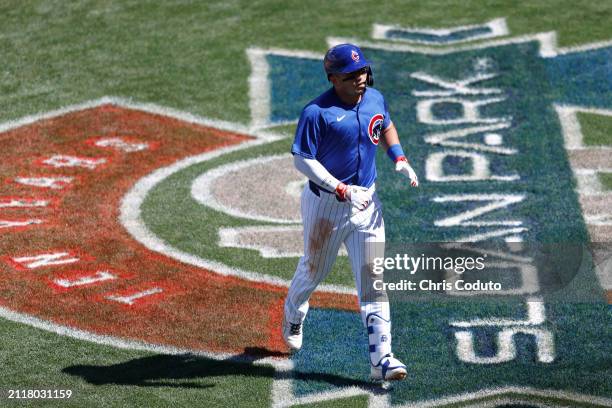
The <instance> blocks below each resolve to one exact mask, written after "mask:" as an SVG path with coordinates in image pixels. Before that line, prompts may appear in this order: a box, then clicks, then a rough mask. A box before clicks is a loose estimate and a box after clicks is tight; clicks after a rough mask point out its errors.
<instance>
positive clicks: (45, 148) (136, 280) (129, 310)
mask: <svg viewBox="0 0 612 408" xmlns="http://www.w3.org/2000/svg"><path fill="white" fill-rule="evenodd" d="M212 126H215V127H212ZM218 127H219V124H217V123H212V122H211V123H206V122H205V121H201V120H198V119H197V118H194V117H190V116H189V115H181V114H176V113H173V112H172V111H169V110H166V109H161V108H157V107H151V106H138V105H133V104H129V103H126V102H124V101H121V100H118V99H112V98H106V99H103V100H101V101H96V102H93V103H88V104H84V105H81V106H74V107H69V108H66V109H63V110H62V111H59V112H52V113H49V114H46V115H43V116H38V117H31V118H25V119H24V120H22V121H20V122H17V123H10V124H8V125H6V126H4V128H3V129H2V139H1V142H0V143H1V145H2V148H1V151H2V163H3V165H2V167H3V169H2V179H3V180H2V183H1V185H0V231H1V233H2V241H1V243H0V253H1V254H2V257H1V258H0V270H1V271H2V274H1V277H0V287H1V290H2V292H3V293H4V295H3V297H2V299H1V300H0V302H1V306H2V308H3V315H5V316H9V315H10V316H13V314H12V312H9V310H10V311H17V312H23V313H27V314H28V315H32V316H36V318H40V319H44V320H46V321H50V322H53V323H54V324H57V325H62V326H68V327H71V328H74V329H75V330H76V329H79V330H85V331H87V332H88V333H89V336H90V337H87V336H85V337H87V338H93V337H95V336H109V335H110V336H117V337H120V338H123V339H126V340H132V341H137V342H143V344H144V343H149V344H151V343H152V344H156V345H160V346H166V347H169V348H174V349H177V350H178V349H184V350H195V351H202V350H203V351H216V352H223V353H228V352H234V353H236V352H238V353H240V352H243V351H244V349H245V348H246V347H249V346H250V347H253V346H255V347H260V348H261V349H267V350H270V352H271V353H273V352H280V351H282V350H283V349H284V348H283V346H282V345H281V344H279V342H278V338H277V336H275V335H273V334H272V333H271V330H273V329H274V328H275V324H276V323H277V322H271V320H270V316H269V310H272V309H274V308H275V306H276V305H277V304H278V303H279V302H280V301H281V299H282V291H281V290H280V289H279V288H278V287H275V286H271V285H267V284H263V283H258V284H257V285H253V284H251V283H249V282H245V281H240V280H238V279H232V278H226V277H223V276H220V275H219V274H216V273H212V272H210V271H208V270H206V269H203V268H198V267H195V266H190V265H186V264H184V263H181V262H178V261H176V260H172V259H170V258H165V257H162V256H159V255H157V253H155V252H151V251H150V250H148V249H146V248H144V247H143V246H142V244H140V243H138V242H136V241H135V240H134V238H133V237H132V236H130V235H128V234H126V231H125V229H124V226H122V225H121V224H120V218H121V212H120V211H121V210H122V206H123V208H128V209H130V208H133V207H132V206H131V203H130V202H129V198H127V200H128V201H125V200H126V199H125V198H124V195H125V194H126V193H127V192H128V191H129V190H130V189H131V188H132V186H133V185H134V183H136V181H138V180H139V179H141V178H143V177H145V176H146V175H149V174H151V173H152V172H153V171H154V170H158V169H159V168H160V167H163V166H166V165H170V164H173V163H175V162H176V161H177V160H179V159H182V158H184V157H186V156H191V155H193V154H194V153H198V154H200V155H214V154H218V153H217V152H219V151H223V150H219V149H225V150H227V149H231V148H232V147H231V146H232V145H237V144H240V143H243V142H249V141H250V140H252V139H253V138H252V137H251V136H246V135H245V134H244V133H237V132H236V131H235V130H233V131H230V130H219V129H218ZM221 127H225V128H228V126H227V125H223V124H221ZM124 211H125V210H124ZM133 224H134V223H132V225H133ZM125 227H126V228H128V229H129V228H130V227H129V226H125ZM157 249H158V250H159V248H157ZM198 288H199V289H198ZM232 290H235V291H236V292H235V294H234V295H231V293H228V292H227V291H229V292H231V291H232ZM238 293H241V295H240V296H241V301H240V302H236V296H237V294H238ZM245 296H246V298H249V297H251V296H252V298H251V299H250V300H248V299H245ZM249 304H259V305H262V307H261V308H260V309H258V310H257V311H251V312H249V313H250V315H251V316H253V312H254V313H255V314H256V315H259V317H258V318H255V319H253V320H250V322H252V324H253V325H254V326H253V327H251V328H250V329H248V330H246V331H245V332H243V331H244V330H245V327H243V326H244V325H246V326H249V325H251V323H248V322H246V321H245V322H244V323H243V324H241V325H240V327H234V328H233V329H231V328H230V326H227V325H225V324H223V321H225V320H226V319H229V320H231V319H234V317H231V318H230V316H235V315H236V313H238V314H240V312H239V310H238V309H240V306H239V305H245V307H247V306H248V305H249ZM237 307H238V309H237ZM181 310H182V311H184V312H179V313H176V312H177V311H181ZM212 310H215V311H216V313H214V314H212V313H210V311H212ZM187 311H189V313H188V312H187ZM225 314H228V316H226V317H223V315H225ZM170 316H171V317H170ZM219 316H221V318H220V317H219ZM13 317H14V316H13ZM36 318H34V317H32V318H31V319H30V320H28V319H29V318H27V317H26V318H25V321H28V322H29V323H32V322H35V321H36V322H38V320H36ZM19 319H21V318H19ZM19 319H18V320H19ZM22 320H23V319H22ZM44 327H47V326H44ZM226 329H229V331H227V333H226V334H225V335H219V333H221V332H224V331H226ZM58 330H59V329H58ZM62 330H64V329H62ZM66 330H67V329H66ZM238 331H239V332H238ZM224 338H225V339H227V338H231V339H235V340H232V341H227V340H222V339H224ZM98 339H99V338H98Z"/></svg>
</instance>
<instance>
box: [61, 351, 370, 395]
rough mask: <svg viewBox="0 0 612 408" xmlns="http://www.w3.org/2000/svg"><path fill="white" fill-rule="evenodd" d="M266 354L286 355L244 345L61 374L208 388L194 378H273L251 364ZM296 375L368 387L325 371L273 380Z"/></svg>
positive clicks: (77, 368) (123, 382)
mask: <svg viewBox="0 0 612 408" xmlns="http://www.w3.org/2000/svg"><path fill="white" fill-rule="evenodd" d="M265 357H286V354H283V353H279V352H271V351H268V350H266V349H261V348H246V349H245V351H244V352H243V353H242V354H240V355H238V356H235V357H232V358H229V359H226V360H213V359H209V358H205V357H200V356H196V355H192V354H180V355H164V354H158V355H154V356H148V357H142V358H137V359H134V360H129V361H126V362H123V363H119V364H113V365H109V366H100V365H74V366H70V367H66V368H64V369H63V370H62V372H63V373H66V374H70V375H73V376H78V377H81V378H82V379H83V380H85V381H87V382H88V383H90V384H94V385H104V384H114V385H132V386H140V387H175V388H210V387H214V384H202V383H200V382H199V381H194V380H196V379H206V378H211V377H219V376H235V375H241V376H248V377H267V378H274V377H275V369H274V368H273V367H272V366H270V365H267V364H253V363H254V362H255V361H257V360H259V359H261V358H265ZM287 377H290V378H295V379H299V380H309V381H318V382H326V383H328V384H331V385H335V386H338V387H349V386H358V387H364V388H366V387H369V386H371V383H369V382H366V381H359V380H354V379H350V378H346V377H341V376H338V375H334V374H328V373H301V372H288V373H277V374H276V379H281V378H287Z"/></svg>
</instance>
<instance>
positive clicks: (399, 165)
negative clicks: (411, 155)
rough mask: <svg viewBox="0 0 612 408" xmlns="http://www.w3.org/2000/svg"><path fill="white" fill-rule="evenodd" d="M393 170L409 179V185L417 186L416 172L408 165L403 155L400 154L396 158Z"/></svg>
mask: <svg viewBox="0 0 612 408" xmlns="http://www.w3.org/2000/svg"><path fill="white" fill-rule="evenodd" d="M395 171H397V172H400V173H402V174H403V175H405V176H406V177H408V178H409V179H410V185H411V186H412V187H418V186H419V178H418V177H417V175H416V173H415V172H414V170H413V169H412V166H410V164H409V163H408V160H407V159H406V158H405V157H403V156H402V157H400V158H399V159H397V161H396V162H395Z"/></svg>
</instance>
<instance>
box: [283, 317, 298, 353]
mask: <svg viewBox="0 0 612 408" xmlns="http://www.w3.org/2000/svg"><path fill="white" fill-rule="evenodd" d="M282 332H283V340H285V344H286V345H287V347H289V350H290V351H291V352H292V353H295V352H296V351H299V350H300V349H301V348H302V337H303V336H302V323H291V322H288V321H287V319H285V318H284V317H283V327H282Z"/></svg>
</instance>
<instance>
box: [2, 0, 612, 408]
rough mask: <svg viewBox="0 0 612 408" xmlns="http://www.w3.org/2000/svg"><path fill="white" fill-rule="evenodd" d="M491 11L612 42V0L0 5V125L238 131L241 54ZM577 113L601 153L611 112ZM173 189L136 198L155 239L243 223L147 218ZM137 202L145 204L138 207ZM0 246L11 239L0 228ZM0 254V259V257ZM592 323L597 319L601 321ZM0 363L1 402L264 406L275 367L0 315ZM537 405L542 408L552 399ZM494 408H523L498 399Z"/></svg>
mask: <svg viewBox="0 0 612 408" xmlns="http://www.w3.org/2000/svg"><path fill="white" fill-rule="evenodd" d="M498 17H505V18H506V19H507V23H508V28H509V30H510V32H511V34H512V36H516V35H521V34H528V33H536V32H545V31H556V32H557V34H558V41H559V45H560V46H563V47H569V46H577V45H581V44H585V43H592V42H597V41H607V40H610V39H612V24H610V21H612V3H610V2H606V1H594V0H572V1H570V0H559V1H552V0H542V1H537V2H516V1H511V0H492V1H486V2H483V1H477V0H469V1H438V0H434V1H399V0H393V1H385V2H383V3H382V4H375V3H374V2H371V1H340V2H327V1H312V2H303V1H295V0H291V1H280V0H258V1H234V0H228V1H224V2H221V1H218V2H213V1H208V2H207V1H204V2H197V1H186V0H184V1H180V0H172V1H165V2H159V1H136V0H125V1H85V0H83V1H73V2H65V1H57V0H55V1H51V0H49V1H30V0H26V1H16V0H13V1H10V0H9V1H3V2H0V123H4V122H9V121H12V120H17V119H19V118H22V117H24V116H27V115H33V114H37V113H42V112H47V111H51V110H55V109H60V108H62V107H65V106H68V105H72V104H78V103H82V102H85V101H89V100H94V99H97V98H101V97H103V96H116V97H120V98H124V99H128V100H132V101H134V102H137V103H152V104H156V105H161V106H165V107H170V108H174V109H177V110H180V111H183V112H189V113H191V114H194V115H199V116H202V117H206V118H209V119H215V120H223V121H228V122H232V123H238V124H242V125H245V126H246V125H248V123H249V121H250V110H249V97H248V90H249V88H248V86H249V84H248V77H249V75H250V73H251V66H250V64H249V61H248V59H247V55H246V53H245V50H246V49H247V48H248V47H251V46H257V47H264V48H265V47H271V48H272V47H274V48H285V49H299V50H308V51H313V52H317V53H323V52H324V51H325V50H326V48H327V47H326V40H325V39H326V38H327V37H329V36H343V37H356V38H362V39H367V38H369V37H370V32H371V27H372V24H373V23H386V24H398V25H401V26H405V27H452V26H458V25H469V24H480V23H483V22H486V21H489V20H491V19H493V18H498ZM607 69H608V71H607V74H608V77H607V78H603V79H602V81H606V80H607V81H609V80H610V71H611V70H612V68H611V67H610V64H609V63H608V65H607ZM607 109H612V107H608V108H607ZM578 116H579V118H580V121H581V126H582V130H583V132H584V134H585V144H586V145H612V138H611V136H610V135H611V134H612V120H611V119H610V117H603V118H602V117H599V116H595V117H591V115H586V114H585V115H583V114H580V115H578ZM274 130H275V131H276V132H278V133H280V134H284V135H286V136H287V139H283V140H281V141H279V142H275V143H276V144H275V145H273V147H272V149H273V152H276V151H278V152H281V151H286V149H287V147H288V145H289V140H290V139H289V138H291V134H292V131H293V126H283V127H278V128H276V129H274ZM1 140H2V136H1V135H0V141H1ZM262 150H263V148H262ZM257 153H258V151H257V150H256V149H255V150H253V151H251V152H250V153H249V155H252V156H253V157H254V156H256V155H257ZM239 156H240V153H234V154H233V155H230V156H226V157H222V158H220V159H217V161H212V162H209V163H205V164H204V165H202V166H200V167H194V168H193V169H191V171H193V172H201V171H203V170H204V169H206V168H207V167H206V166H210V167H212V166H214V165H218V164H220V163H221V162H222V161H223V160H229V159H232V160H234V159H236V158H237V157H239ZM2 170H3V167H2V165H0V172H1V171H2ZM0 176H3V175H2V174H1V173H0ZM599 177H600V180H601V183H602V184H603V185H604V186H605V187H606V188H607V189H608V190H612V175H611V174H610V173H600V176H599ZM1 182H3V181H0V183H1ZM173 188H176V185H174V184H173V181H172V179H168V180H167V181H166V184H163V185H161V186H160V187H159V190H156V191H154V193H153V194H152V195H151V197H150V198H149V199H150V201H147V202H146V203H145V209H147V210H149V211H148V212H147V214H146V217H150V219H148V220H147V222H148V223H149V224H150V225H151V228H152V229H153V230H154V231H156V232H159V233H160V234H163V233H164V232H166V231H168V230H170V229H171V228H176V227H177V226H178V227H182V226H183V225H187V226H188V224H189V222H190V220H192V219H193V218H191V217H201V218H206V217H210V218H211V219H210V220H208V222H207V224H206V225H203V226H201V227H202V229H201V230H198V231H197V233H198V234H199V236H204V237H206V239H210V240H212V239H213V238H212V237H213V236H214V234H215V232H216V228H217V227H218V226H220V225H222V224H223V225H232V226H234V225H242V224H241V223H240V222H236V221H234V220H232V219H230V218H231V217H226V218H227V219H223V218H219V216H218V215H217V214H216V213H215V212H214V211H212V210H209V209H202V208H193V203H191V202H190V203H183V204H184V207H181V208H180V212H181V214H183V218H181V219H172V218H171V217H169V215H168V214H165V213H163V211H162V210H160V208H161V207H158V208H157V210H155V209H154V208H153V207H154V204H155V200H156V199H157V200H161V199H164V196H163V194H169V193H168V192H170V193H171V192H172V189H173ZM164 189H165V190H164ZM175 198H176V199H177V200H176V201H177V206H178V205H181V202H180V198H178V197H175ZM149 204H150V205H151V208H149V207H146V206H147V205H149ZM1 210H2V209H0V211H1ZM155 211H159V213H156V212H155ZM181 223H184V224H181ZM0 239H2V240H5V239H7V240H9V239H11V237H10V235H8V234H4V233H3V232H1V230H0ZM210 242H212V241H210ZM172 244H173V245H175V246H176V247H178V248H181V249H186V250H187V249H190V250H192V251H193V252H194V253H196V252H197V253H198V255H201V256H207V257H209V258H214V259H215V260H219V261H220V262H224V263H230V264H232V265H233V266H236V267H240V268H251V269H252V270H254V271H256V272H261V273H265V272H266V268H267V267H269V265H270V264H269V263H266V262H264V261H261V262H259V261H257V262H253V261H252V260H251V259H252V257H250V256H245V257H240V256H236V255H235V253H234V252H232V251H231V250H229V249H228V250H226V251H220V252H216V253H214V254H211V253H210V251H215V250H216V249H218V248H217V247H216V246H215V245H209V242H208V241H207V243H204V244H202V245H195V246H196V247H197V248H195V249H194V248H193V246H194V245H193V242H190V241H188V240H185V238H184V237H183V238H181V237H178V238H177V239H176V241H173V242H172ZM5 255H6V254H3V253H0V257H4V256H5ZM273 262H274V263H273V265H274V268H275V270H278V271H279V272H278V273H275V275H277V276H281V277H283V278H285V279H290V278H291V275H292V272H293V270H292V268H293V267H294V264H295V260H294V259H280V260H275V261H273ZM351 281H352V275H351V274H350V272H349V271H348V262H347V261H346V260H343V261H340V262H339V263H338V264H337V265H336V269H335V272H334V274H332V276H331V277H330V279H329V281H328V283H335V284H336V283H340V284H347V285H350V284H351ZM4 296H7V297H8V296H9V293H5V292H0V300H1V299H3V297H4ZM608 310H609V309H608ZM415 313H416V312H415ZM570 318H571V316H569V317H568V319H570ZM603 320H604V322H606V321H609V316H608V319H607V320H606V319H603ZM608 329H609V326H608ZM417 330H418V329H417ZM608 336H609V334H608ZM607 346H608V347H609V344H607ZM603 347H606V343H605V342H604V344H603ZM585 349H586V350H588V347H587V346H585ZM438 351H439V350H438ZM441 352H445V351H444V350H443V351H441ZM608 363H609V360H608ZM560 364H561V363H560ZM598 364H599V363H598ZM0 368H1V369H0V406H2V407H5V406H6V407H13V406H15V407H22V406H27V407H38V406H49V407H51V406H70V407H128V406H133V407H169V406H177V407H179V406H180V407H196V406H204V407H221V406H231V407H234V406H248V407H264V406H269V405H270V404H271V401H272V399H271V398H272V396H271V391H272V384H273V381H274V378H275V371H274V368H273V367H271V366H267V365H257V364H248V363H242V362H220V361H216V360H212V359H207V358H204V357H195V356H183V355H181V356H168V355H164V354H158V353H153V352H147V351H136V350H124V349H118V348H115V347H113V346H110V345H99V344H95V343H92V342H88V341H84V340H77V339H73V338H70V337H66V336H60V335H57V334H54V333H51V332H47V331H44V330H41V329H37V328H33V327H30V326H28V325H25V324H20V323H15V322H12V321H9V320H5V319H2V318H0ZM596 369H598V370H601V374H599V375H600V376H601V383H598V384H599V385H597V387H599V388H597V389H598V390H601V389H605V384H604V383H605V382H608V384H609V383H612V375H611V373H610V370H609V367H608V368H607V369H606V368H605V367H601V366H598V367H596ZM466 371H469V368H466ZM571 374H572V373H571V372H570V373H569V374H568V375H571ZM302 380H303V381H305V382H312V383H314V384H315V386H313V387H314V388H316V384H318V382H320V378H318V377H316V375H313V376H312V377H308V375H306V376H305V377H304V378H303V379H302ZM595 388H596V387H595ZM16 389H20V390H23V389H26V390H27V389H70V390H72V392H73V394H72V397H71V398H70V399H69V400H61V401H59V400H46V401H42V400H28V401H25V400H20V401H17V400H9V399H8V390H16ZM608 389H609V387H608ZM410 395H411V394H410ZM600 396H601V395H600ZM607 397H608V398H610V397H612V395H607ZM534 401H535V402H534V403H537V402H538V398H535V397H534ZM542 403H543V404H549V403H550V399H548V400H545V401H544V402H542ZM556 403H558V404H559V406H603V405H602V404H597V403H593V404H591V403H589V402H588V401H587V402H582V403H574V402H568V401H566V400H564V397H562V396H561V397H559V399H558V400H556ZM453 404H455V405H452V406H468V405H465V404H463V403H460V402H458V403H453ZM564 404H565V405H564ZM567 404H575V405H567ZM367 405H368V398H367V397H364V396H356V397H354V396H351V397H347V398H341V399H338V400H335V401H325V402H313V403H311V404H306V405H304V406H308V407H341V406H346V407H365V406H367ZM449 406H451V405H449ZM497 406H499V407H502V406H504V407H508V408H509V407H516V406H528V405H511V403H508V404H506V403H504V402H502V403H500V405H497ZM537 406H540V405H537ZM543 406H546V405H543Z"/></svg>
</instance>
